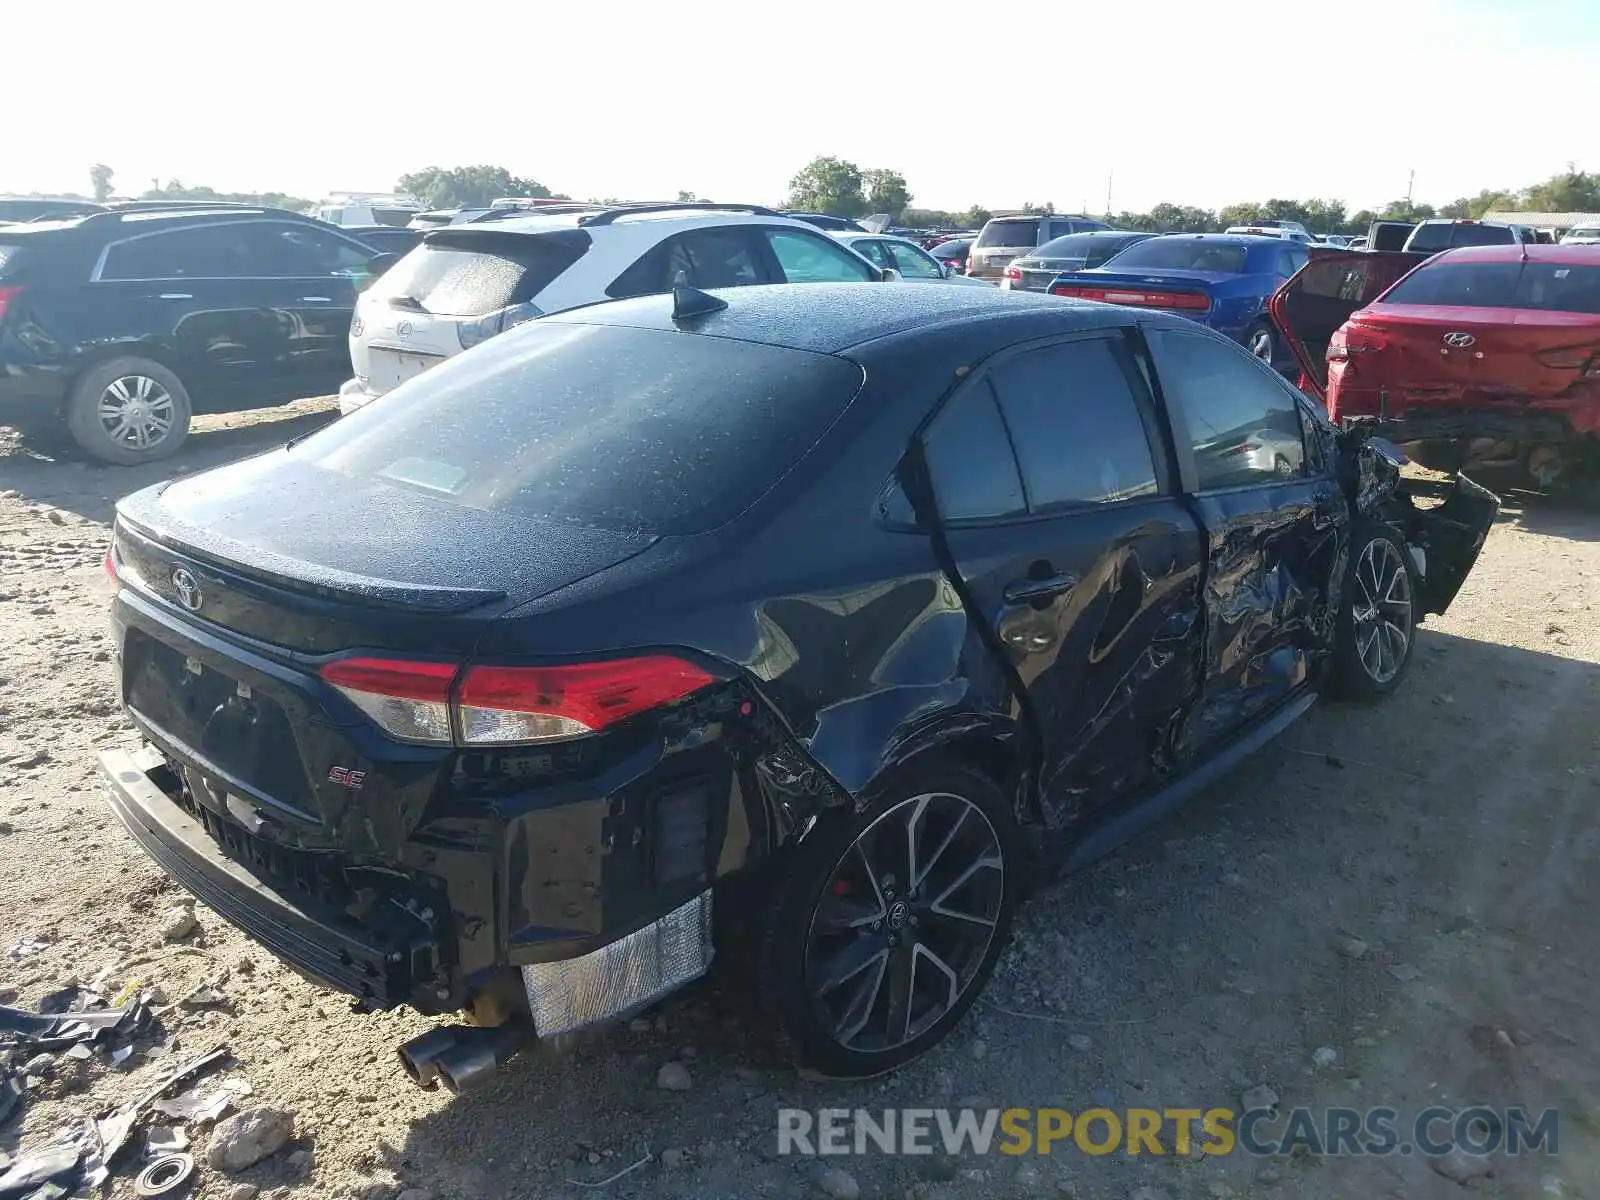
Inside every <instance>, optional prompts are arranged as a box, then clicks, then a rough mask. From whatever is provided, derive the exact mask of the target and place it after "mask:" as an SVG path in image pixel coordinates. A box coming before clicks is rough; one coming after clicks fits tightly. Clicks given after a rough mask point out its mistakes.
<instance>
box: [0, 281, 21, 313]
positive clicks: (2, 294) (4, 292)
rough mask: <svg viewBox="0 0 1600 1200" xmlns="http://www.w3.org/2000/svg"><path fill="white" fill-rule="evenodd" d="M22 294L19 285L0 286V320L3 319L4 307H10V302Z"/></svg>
mask: <svg viewBox="0 0 1600 1200" xmlns="http://www.w3.org/2000/svg"><path fill="white" fill-rule="evenodd" d="M21 294H22V289H21V288H20V287H0V321H3V320H5V317H6V309H8V308H10V307H11V302H12V301H13V300H15V299H16V298H17V297H18V296H20V295H21Z"/></svg>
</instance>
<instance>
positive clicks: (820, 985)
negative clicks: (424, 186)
mask: <svg viewBox="0 0 1600 1200" xmlns="http://www.w3.org/2000/svg"><path fill="white" fill-rule="evenodd" d="M974 293H976V294H974ZM1497 508H1498V501H1497V500H1496V498H1495V497H1494V496H1493V495H1492V494H1490V493H1489V492H1486V491H1484V490H1483V489H1481V488H1479V487H1477V486H1476V485H1474V484H1473V483H1472V482H1471V481H1470V480H1467V479H1465V478H1462V479H1459V480H1458V481H1457V482H1456V483H1455V484H1454V486H1453V489H1452V490H1451V492H1450V494H1449V496H1448V498H1447V499H1446V500H1445V502H1444V503H1442V504H1437V505H1435V506H1433V507H1421V506H1418V505H1416V504H1414V503H1413V501H1412V500H1411V498H1409V497H1408V495H1407V494H1406V492H1405V490H1404V488H1403V486H1402V482H1401V476H1400V471H1399V467H1398V460H1397V458H1396V457H1395V456H1394V455H1392V454H1390V453H1387V452H1386V451H1385V448H1384V446H1383V445H1382V443H1379V442H1376V441H1373V440H1370V439H1367V438H1364V437H1363V436H1362V435H1361V433H1360V431H1354V432H1341V431H1339V430H1336V429H1335V428H1334V427H1333V426H1331V425H1330V424H1329V423H1328V422H1327V420H1326V419H1325V418H1324V416H1323V415H1322V414H1321V412H1320V411H1318V410H1317V409H1316V408H1315V407H1314V406H1313V405H1311V404H1310V403H1309V402H1308V401H1307V399H1306V398H1305V397H1304V396H1303V395H1301V394H1300V393H1299V392H1297V391H1295V390H1294V389H1293V388H1292V387H1290V386H1289V385H1288V384H1286V383H1285V382H1284V380H1283V379H1281V378H1280V377H1279V376H1278V375H1276V374H1275V373H1274V372H1273V371H1272V370H1271V369H1270V368H1268V367H1267V366H1265V365H1263V364H1262V363H1259V362H1257V361H1255V360H1254V359H1252V358H1251V357H1250V355H1249V354H1247V353H1245V352H1244V351H1243V350H1241V349H1240V348H1239V347H1237V346H1235V345H1233V344H1232V343H1230V342H1228V341H1227V340H1225V339H1223V338H1222V337H1220V336H1218V335H1216V334H1214V333H1212V332H1210V331H1209V330H1207V329H1204V328H1201V327H1199V326H1196V325H1195V324H1193V323H1191V322H1187V321H1183V320H1181V319H1178V318H1173V317H1167V316H1164V315H1161V314H1158V313H1152V312H1146V311H1138V310H1132V309H1127V308H1118V307H1110V306H1104V305H1096V304H1079V303H1071V302H1063V301H1059V300H1055V299H1051V298H1046V297H1037V296H1030V295H1022V294H1016V293H1009V294H1008V293H1001V292H990V293H985V292H983V291H982V290H981V289H970V290H969V289H959V288H901V289H894V288H889V289H882V290H874V291H873V292H872V294H871V295H870V296H868V295H865V294H864V293H862V292H860V291H858V290H857V289H854V288H850V287H845V286H837V287H836V286H831V285H820V284H819V285H815V286H805V287H778V288H763V287H751V288H741V289H737V290H730V291H727V292H723V293H719V294H715V295H712V294H706V293H701V292H695V291H693V290H690V289H680V290H679V291H678V292H677V293H676V294H675V295H670V296H658V297H648V298H642V299H638V300H631V301H623V302H619V303H614V304H605V305H599V306H595V307H591V308H585V309H578V310H574V311H572V312H568V313H564V314H561V315H559V316H554V317H550V318H546V319H543V320H540V321H536V322H531V323H529V324H527V325H525V326H523V327H522V328H519V329H517V330H515V331H513V332H511V333H508V334H505V335H502V336H501V337H498V338H496V339H494V340H493V341H492V342H489V343H487V344H485V345H484V346H482V347H480V348H478V349H476V350H474V351H472V352H470V353H467V354H463V355H461V356H459V357H458V358H455V359H452V360H450V361H449V362H447V363H444V364H442V365H440V366H438V367H435V368H434V369H432V370H430V371H429V372H427V373H426V374H424V375H421V376H419V377H417V378H416V379H415V380H413V381H412V382H410V383H408V384H406V385H404V386H403V387H401V388H399V389H397V390H396V391H395V392H393V393H392V394H391V395H390V396H388V397H386V398H385V399H384V401H383V402H382V403H381V404H374V405H371V406H370V407H369V408H367V409H364V410H362V411H361V412H359V413H357V414H354V415H353V416H350V417H348V418H346V419H344V420H341V421H339V422H338V423H337V424H335V425H333V426H331V427H329V428H327V429H325V430H323V431H321V432H319V433H316V434H313V435H312V436H310V437H308V438H306V439H304V440H302V441H300V442H298V443H295V444H291V445H290V446H287V447H285V448H283V449H281V450H278V451H275V452H273V453H269V454H266V455H263V456H261V457H258V458H255V459H252V460H250V461H247V462H244V463H241V464H235V465H233V466H230V467H225V468H221V469H219V470H215V471H211V472H207V473H205V474H200V475H196V476H194V477H191V478H186V479H182V480H178V481H175V482H172V483H168V484H164V485H161V486H158V487H154V488H149V489H146V490H144V491H141V492H138V493H136V494H134V495H132V496H130V497H128V498H127V499H125V500H124V501H122V503H121V504H120V505H119V506H118V510H117V519H116V526H115V532H114V539H113V544H112V547H111V551H110V554H109V556H108V566H109V568H110V569H111V570H112V572H113V573H114V575H115V577H116V579H117V581H118V584H119V586H118V589H117V597H116V600H115V623H116V626H117V630H118V639H117V640H118V650H119V655H120V670H121V683H122V697H123V700H124V703H125V704H126V706H127V710H128V713H129V714H130V716H131V717H132V718H133V719H134V720H135V721H136V722H137V724H138V725H139V727H140V729H141V730H142V731H143V733H144V735H145V736H146V738H147V739H148V740H149V743H150V748H149V749H148V750H146V751H144V752H142V753H141V754H138V755H130V754H126V753H120V752H114V753H109V754H106V755H103V756H102V761H103V764H104V767H105V770H106V772H107V774H108V776H109V778H110V781H111V788H112V802H113V804H114V806H115V808H116V810H117V813H118V815H119V816H120V817H121V819H122V820H123V822H124V823H125V824H126V825H127V827H128V829H129V830H130V831H131V833H132V834H133V836H134V838H135V839H136V840H137V841H138V842H139V843H140V844H141V845H142V846H143V847H144V849H145V850H146V851H147V852H148V853H149V854H150V855H151V856H152V857H153V858H154V859H155V860H156V861H157V862H158V863H160V864H161V866H162V867H164V868H165V869H166V870H167V871H168V872H169V873H170V874H171V875H172V876H173V877H174V878H176V879H177V880H178V881H179V882H181V883H182V884H183V885H184V886H185V887H187V888H189V889H190V890H191V891H193V892H194V893H195V894H196V895H197V896H199V897H200V898H201V899H203V900H204V901H205V902H206V903H207V904H210V905H211V906H212V907H214V908H215V909H216V910H217V911H218V912H219V913H221V914H222V915H223V916H225V917H227V918H228V919H229V920H231V921H233V922H235V923H237V924H238V925H239V926H241V927H242V928H243V929H245V930H246V931H247V932H248V933H250V934H251V935H252V936H254V937H255V938H257V939H258V940H259V941H261V942H262V943H263V944H265V945H266V946H268V947H270V948H271V949H273V950H274V951H275V952H277V953H278V954H279V955H281V956H282V957H283V958H284V959H286V960H288V961H289V962H290V963H291V964H293V965H295V966H296V967H297V968H298V969H300V970H301V971H303V972H304V973H306V974H308V975H310V976H312V977H313V978H315V979H317V980H319V981H321V982H322V983H324V984H326V985H328V986H331V987H335V988H340V989H343V990H344V991H346V992H348V993H350V994H351V995H352V996H355V997H357V998H358V999H359V1000H360V1001H362V1002H363V1003H365V1004H366V1005H369V1006H372V1007H378V1008H383V1007H392V1006H395V1005H400V1004H410V1005H412V1006H414V1007H415V1008H417V1009H420V1010H422V1011H423V1012H427V1013H438V1014H443V1013H450V1012H455V1011H457V1010H463V1009H464V1010H466V1012H467V1014H468V1022H469V1023H468V1024H466V1025H455V1026H447V1027H442V1028H441V1029H439V1030H438V1031H436V1032H435V1033H433V1034H430V1035H429V1036H428V1037H427V1038H424V1039H420V1040H419V1042H416V1043H412V1044H410V1045H409V1046H407V1047H405V1048H404V1049H403V1051H402V1058H403V1060H404V1061H405V1062H406V1064H407V1066H408V1068H409V1069H410V1070H411V1072H412V1074H413V1076H414V1077H415V1078H416V1079H418V1081H419V1082H423V1083H430V1082H432V1081H433V1080H435V1079H439V1080H442V1081H443V1082H444V1083H445V1084H446V1086H448V1087H450V1088H452V1089H457V1088H460V1087H464V1086H467V1085H470V1084H471V1083H473V1082H476V1081H477V1080H479V1079H481V1078H483V1077H484V1076H485V1075H486V1074H487V1073H488V1072H490V1071H492V1070H493V1069H494V1068H495V1066H496V1065H497V1064H498V1063H499V1062H501V1061H503V1060H504V1059H505V1058H506V1057H508V1056H509V1055H510V1054H511V1053H513V1052H515V1051H516V1049H517V1048H518V1047H520V1046H521V1045H523V1044H525V1043H527V1042H528V1041H530V1040H532V1039H535V1038H537V1039H544V1040H550V1039H561V1038H563V1037H565V1036H567V1035H570V1034H573V1033H574V1032H576V1031H579V1030H583V1029H586V1028H589V1027H592V1026H595V1025H598V1024H601V1023H604V1022H606V1021H609V1020H614V1019H616V1018H618V1017H621V1016H624V1015H627V1014H629V1013H633V1012H636V1011H638V1010H639V1009H641V1008H643V1007H645V1006H647V1005H649V1004H651V1003H653V1002H654V1001H656V1000H657V999H658V998H660V997H661V996H663V995H665V994H666V993H668V992H669V991H671V990H673V989H675V988H678V987H680V986H682V985H683V984H685V983H687V982H688V981H690V980H691V979H693V978H695V977H696V976H698V975H700V974H702V973H703V972H704V971H705V970H706V969H707V967H708V966H709V964H710V962H711V960H712V955H713V947H720V948H723V949H725V950H732V952H733V953H735V954H737V956H738V957H739V959H740V960H741V961H742V962H747V963H749V964H751V965H752V966H753V968H754V973H755V975H756V976H757V978H758V980H759V984H760V986H761V988H762V989H763V991H764V992H765V994H766V996H767V998H768V1000H769V1002H770V1004H771V1007H772V1011H773V1012H774V1014H775V1015H776V1018H777V1019H778V1022H779V1023H780V1024H781V1027H782V1029H783V1031H784V1033H785V1034H786V1035H787V1036H788V1039H789V1040H790V1042H791V1043H792V1044H793V1046H794V1047H795V1048H796V1050H797V1051H798V1052H799V1054H800V1056H801V1057H802V1058H803V1059H804V1060H805V1061H807V1062H808V1063H809V1064H811V1065H812V1066H813V1067H815V1068H817V1069H819V1070H821V1071H823V1072H826V1073H830V1074H835V1075H844V1076H860V1075H868V1074H873V1073H876V1072H880V1071H884V1070H888V1069H891V1068H893V1067H895V1066H897V1065H898V1064H901V1063H904V1062H906V1061H907V1060H909V1059H910V1058H912V1057H914V1056H915V1055H917V1054H920V1053H921V1052H923V1051H925V1050H927V1049H928V1048H929V1047H930V1046H932V1045H933V1044H935V1043H936V1042H937V1041H938V1040H939V1039H940V1038H942V1037H943V1036H945V1034H946V1033H948V1032H949V1030H950V1029H951V1027H952V1026H953V1025H954V1024H955V1022H956V1021H957V1020H959V1018H960V1017H961V1015H962V1013H963V1012H964V1011H965V1010H966V1009H967V1007H968V1006H969V1005H970V1004H971V1003H972V1002H973V1000H974V999H975V997H976V995H977V993H978V992H979V990H980V989H981V988H982V987H983V985H984V983H985V981H986V980H987V978H988V976H989V974H990V972H991V971H992V969H993V967H994V963H995V960H996V957H997V956H998V954H999V953H1000V951H1001V948H1002V945H1003V943H1004V941H1005V938H1006V935H1007V931H1008V928H1009V926H1010V924H1011V920H1012V914H1013V912H1014V910H1015V906H1016V904H1017V903H1018V901H1019V899H1020V898H1021V897H1023V896H1024V895H1025V894H1026V893H1027V892H1028V890H1029V889H1030V888H1032V887H1035V886H1037V885H1038V884H1039V883H1040V882H1041V881H1044V880H1047V879H1049V878H1050V877H1051V875H1052V874H1053V873H1054V872H1057V871H1060V870H1062V869H1066V868H1074V867H1078V866H1081V865H1083V864H1084V863H1086V862H1089V861H1090V860H1092V859H1094V858H1095V857H1097V856H1098V855H1101V854H1103V853H1105V852H1106V851H1107V850H1109V849H1110V848H1112V847H1113V846H1115V845H1117V844H1118V843H1119V842H1121V841H1123V840H1125V839H1126V838H1127V837H1128V836H1130V834H1132V833H1133V832H1135V831H1136V830H1137V829H1139V828H1141V827H1143V826H1144V825H1146V824H1148V823H1149V822H1150V821H1152V820H1154V819H1155V818H1157V817H1159V816H1160V815H1161V814H1163V813H1165V812H1167V811H1170V810H1171V809H1172V808H1173V807H1175V806H1176V805H1177V804H1178V803H1180V802H1181V801H1183V800H1184V799H1185V798H1187V797H1188V796H1189V795H1191V794H1193V793H1194V792H1195V791H1196V790H1197V789H1198V788H1200V787H1201V786H1202V785H1203V784H1205V783H1206V782H1207V781H1209V780H1211V779H1214V778H1216V777H1217V776H1218V775H1219V774H1220V773H1221V772H1223V771H1224V770H1226V769H1227V768H1228V767H1230V766H1231V765H1233V764H1234V763H1236V762H1237V761H1238V760H1239V759H1240V758H1241V757H1242V756H1243V755H1245V754H1247V753H1249V752H1250V751H1252V750H1254V749H1256V748H1257V747H1259V746H1261V745H1262V744H1263V743H1265V742H1266V741H1267V740H1268V739H1269V738H1271V737H1272V736H1273V735H1274V734H1276V733H1278V732H1279V731H1281V730H1282V729H1284V728H1285V727H1286V726H1287V725H1288V724H1289V723H1290V722H1292V721H1293V720H1294V719H1295V718H1296V717H1298V716H1299V715H1301V714H1302V713H1303V712H1305V711H1306V709H1307V708H1308V707H1309V706H1310V705H1311V704H1312V703H1313V701H1314V699H1315V698H1316V696H1317V695H1318V694H1320V693H1324V692H1338V693H1340V694H1343V695H1347V696H1353V697H1374V696H1377V695H1381V694H1382V693H1384V692H1387V691H1389V690H1391V689H1392V688H1394V687H1395V686H1396V685H1397V684H1398V683H1399V681H1400V680H1401V678H1402V676H1403V674H1404V673H1405V670H1406V666H1407V663H1408V662H1409V661H1410V658H1411V656H1412V652H1413V647H1414V644H1415V635H1416V628H1417V623H1418V622H1419V621H1420V620H1421V619H1422V618H1423V616H1424V615H1425V614H1427V613H1438V612H1443V611H1444V609H1445V607H1446V606H1447V605H1448V604H1449V603H1450V602H1451V600H1452V598H1453V597H1454V595H1455V594H1456V592H1457V590H1458V589H1459V587H1460V586H1461V584H1462V581H1463V579H1464V578H1465V576H1466V574H1467V572H1468V571H1469V570H1470V569H1471V567H1472V565H1473V563H1474V562H1475V561H1476V558H1477V555H1478V552H1479V550H1480V549H1481V547H1482V544H1483V540H1484V537H1485V535H1486V533H1487V531H1488V529H1489V526H1490V524H1491V522H1492V521H1493V519H1494V516H1495V513H1496V511H1497Z"/></svg>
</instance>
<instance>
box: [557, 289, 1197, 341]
mask: <svg viewBox="0 0 1600 1200" xmlns="http://www.w3.org/2000/svg"><path fill="white" fill-rule="evenodd" d="M710 294H711V295H714V296H716V297H718V298H719V299H722V300H724V301H726V302H727V307H726V308H724V309H721V310H718V311H715V312H712V313H709V314H707V315H705V316H703V317H699V318H696V319H694V320H693V321H692V322H690V323H688V324H687V325H686V326H680V325H678V324H675V323H674V322H673V319H672V310H673V304H674V301H673V297H672V295H671V293H667V294H665V295H655V296H640V297H638V298H636V299H632V300H617V301H613V302H612V303H609V304H594V305H588V306H585V307H582V308H573V309H568V310H566V311H565V312H559V313H555V314H553V315H551V316H548V317H545V318H543V320H542V321H541V322H540V324H548V323H549V322H551V321H556V322H561V323H565V324H581V325H620V326H628V327H633V328H639V329H663V330H682V329H684V328H687V329H689V330H691V331H693V332H695V333H701V334H705V335H708V336H712V337H725V338H732V339H734V340H737V341H745V342H759V343H762V344H765V345H770V346H784V347H788V348H790V349H795V350H810V351H813V352H815V353H821V354H837V353H839V352H840V351H842V350H846V349H849V348H850V347H852V346H859V345H861V344H862V343H864V342H872V341H877V340H879V339H882V338H889V337H895V336H897V335H910V336H913V337H917V336H928V337H939V336H943V333H941V332H939V331H943V332H944V333H947V332H948V329H949V326H950V325H952V324H962V323H967V322H974V321H983V320H987V319H994V318H1004V317H1007V316H1011V317H1016V318H1019V319H1021V320H1023V321H1024V322H1025V323H1030V322H1028V321H1027V319H1028V318H1029V317H1033V318H1035V322H1034V323H1038V324H1040V325H1042V326H1045V327H1043V328H1041V329H1039V330H1038V332H1037V333H1034V334H1031V336H1045V335H1048V334H1049V333H1051V332H1063V333H1065V332H1071V331H1073V330H1075V329H1098V328H1107V327H1114V326H1121V325H1126V324H1128V323H1129V322H1131V321H1132V320H1133V315H1132V311H1131V310H1129V309H1126V308H1118V307H1116V306H1114V305H1104V304H1091V303H1086V302H1078V301H1072V300H1064V299H1062V298H1060V297H1057V296H1046V295H1042V294H1039V293H1035V292H1016V291H1002V290H1001V289H999V288H945V287H914V286H904V287H897V286H894V285H893V284H863V283H798V284H796V283H786V284H760V285H755V286H751V287H740V288H722V289H718V290H715V291H712V292H711V293H710ZM1139 315H1140V316H1141V317H1142V316H1144V314H1139ZM1151 315H1152V316H1156V315H1158V314H1151ZM1180 320H1181V318H1171V323H1173V324H1177V323H1178V322H1179V321H1180ZM1018 340H1021V339H1020V338H1019V339H1018Z"/></svg>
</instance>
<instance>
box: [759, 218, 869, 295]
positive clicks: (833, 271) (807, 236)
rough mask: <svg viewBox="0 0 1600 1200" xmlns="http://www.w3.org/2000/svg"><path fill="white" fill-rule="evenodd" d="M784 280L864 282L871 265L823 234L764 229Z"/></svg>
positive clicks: (801, 281)
mask: <svg viewBox="0 0 1600 1200" xmlns="http://www.w3.org/2000/svg"><path fill="white" fill-rule="evenodd" d="M762 233H764V234H765V235H766V238H767V244H768V245H769V246H771V247H772V253H773V256H774V257H775V258H777V260H778V266H779V268H780V269H781V270H782V271H783V277H784V281H785V282H787V283H866V282H869V281H871V280H872V277H873V276H872V268H871V267H870V266H869V265H867V263H865V262H863V261H862V260H861V257H860V256H859V255H857V254H855V253H853V252H852V251H849V250H846V249H845V248H844V247H843V246H841V245H839V243H838V242H835V241H833V240H831V239H829V238H827V237H825V236H823V235H822V234H819V233H806V232H804V231H803V230H799V229H763V230H762Z"/></svg>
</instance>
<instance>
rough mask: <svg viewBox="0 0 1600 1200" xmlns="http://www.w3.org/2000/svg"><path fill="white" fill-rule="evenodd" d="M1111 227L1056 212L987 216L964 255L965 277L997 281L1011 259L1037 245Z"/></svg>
mask: <svg viewBox="0 0 1600 1200" xmlns="http://www.w3.org/2000/svg"><path fill="white" fill-rule="evenodd" d="M1110 228H1111V226H1109V225H1107V224H1106V223H1105V222H1104V221H1096V220H1094V219H1093V218H1092V217H1082V216H1062V215H1061V214H1059V213H1029V214H1026V215H1013V216H1006V217H990V218H989V221H988V223H987V224H986V225H984V227H983V232H982V233H980V234H978V240H977V241H975V242H973V243H972V249H971V251H970V252H968V254H967V274H968V275H976V276H977V277H978V278H980V279H1000V278H1002V277H1003V276H1004V275H1005V273H1006V266H1007V265H1008V264H1009V263H1010V262H1011V260H1012V259H1014V258H1017V257H1019V256H1020V255H1023V254H1026V253H1027V252H1028V251H1029V250H1032V249H1033V248H1034V247H1036V246H1042V245H1044V244H1045V243H1046V242H1050V241H1054V240H1055V239H1056V238H1058V237H1065V236H1066V235H1067V234H1069V233H1093V232H1095V231H1097V230H1102V229H1110Z"/></svg>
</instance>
